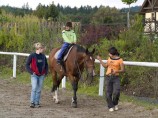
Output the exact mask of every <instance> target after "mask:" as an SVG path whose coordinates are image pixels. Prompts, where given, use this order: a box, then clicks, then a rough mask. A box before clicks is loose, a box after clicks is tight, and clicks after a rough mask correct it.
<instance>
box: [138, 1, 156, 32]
mask: <svg viewBox="0 0 158 118" xmlns="http://www.w3.org/2000/svg"><path fill="white" fill-rule="evenodd" d="M140 13H141V14H142V15H144V32H145V33H156V34H158V0H144V2H143V5H142V8H141V11H140Z"/></svg>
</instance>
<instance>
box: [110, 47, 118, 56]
mask: <svg viewBox="0 0 158 118" xmlns="http://www.w3.org/2000/svg"><path fill="white" fill-rule="evenodd" d="M108 52H109V53H110V54H112V55H117V56H119V55H120V54H119V52H118V51H117V49H116V48H115V47H111V48H109V50H108Z"/></svg>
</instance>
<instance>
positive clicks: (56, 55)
mask: <svg viewBox="0 0 158 118" xmlns="http://www.w3.org/2000/svg"><path fill="white" fill-rule="evenodd" d="M72 48H73V46H72V47H70V49H69V51H68V52H67V53H66V55H65V56H64V61H66V59H67V57H68V55H69V53H70V51H71V49H72ZM60 50H61V49H60ZM60 50H58V51H57V52H56V53H55V55H54V58H55V59H57V57H58V55H59V53H60Z"/></svg>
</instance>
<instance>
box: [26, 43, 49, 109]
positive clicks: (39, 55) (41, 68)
mask: <svg viewBox="0 0 158 118" xmlns="http://www.w3.org/2000/svg"><path fill="white" fill-rule="evenodd" d="M34 47H35V49H36V51H35V52H34V53H31V54H30V55H29V57H28V59H27V62H26V69H27V71H28V72H29V73H30V74H31V85H32V90H31V98H30V99H31V105H30V107H31V108H34V107H40V97H41V89H42V86H43V81H44V78H45V76H46V75H47V73H48V63H47V59H46V56H45V55H44V54H43V52H44V50H45V47H44V45H42V44H41V43H39V42H38V43H35V44H34Z"/></svg>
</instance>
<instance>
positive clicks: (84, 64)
mask: <svg viewBox="0 0 158 118" xmlns="http://www.w3.org/2000/svg"><path fill="white" fill-rule="evenodd" d="M58 50H59V48H54V49H52V51H51V53H50V55H49V65H50V70H51V73H52V79H53V87H52V92H55V96H53V99H54V100H55V103H58V102H59V99H58V88H59V85H60V83H61V80H62V78H63V77H64V76H66V77H68V79H69V80H70V82H71V84H72V88H73V98H72V104H71V105H72V107H77V96H76V92H77V89H78V81H79V79H80V78H81V73H82V72H83V70H84V68H86V70H87V77H88V78H89V79H91V80H92V79H93V74H94V61H95V59H94V58H93V54H94V52H95V49H93V51H92V52H89V51H88V49H85V48H83V47H82V46H79V45H74V46H73V47H72V49H71V51H70V52H69V55H68V57H67V59H66V61H65V62H64V67H65V69H63V68H62V66H61V65H59V64H57V60H56V59H55V56H54V55H55V53H56V52H57V51H58ZM57 75H58V76H57Z"/></svg>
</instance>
